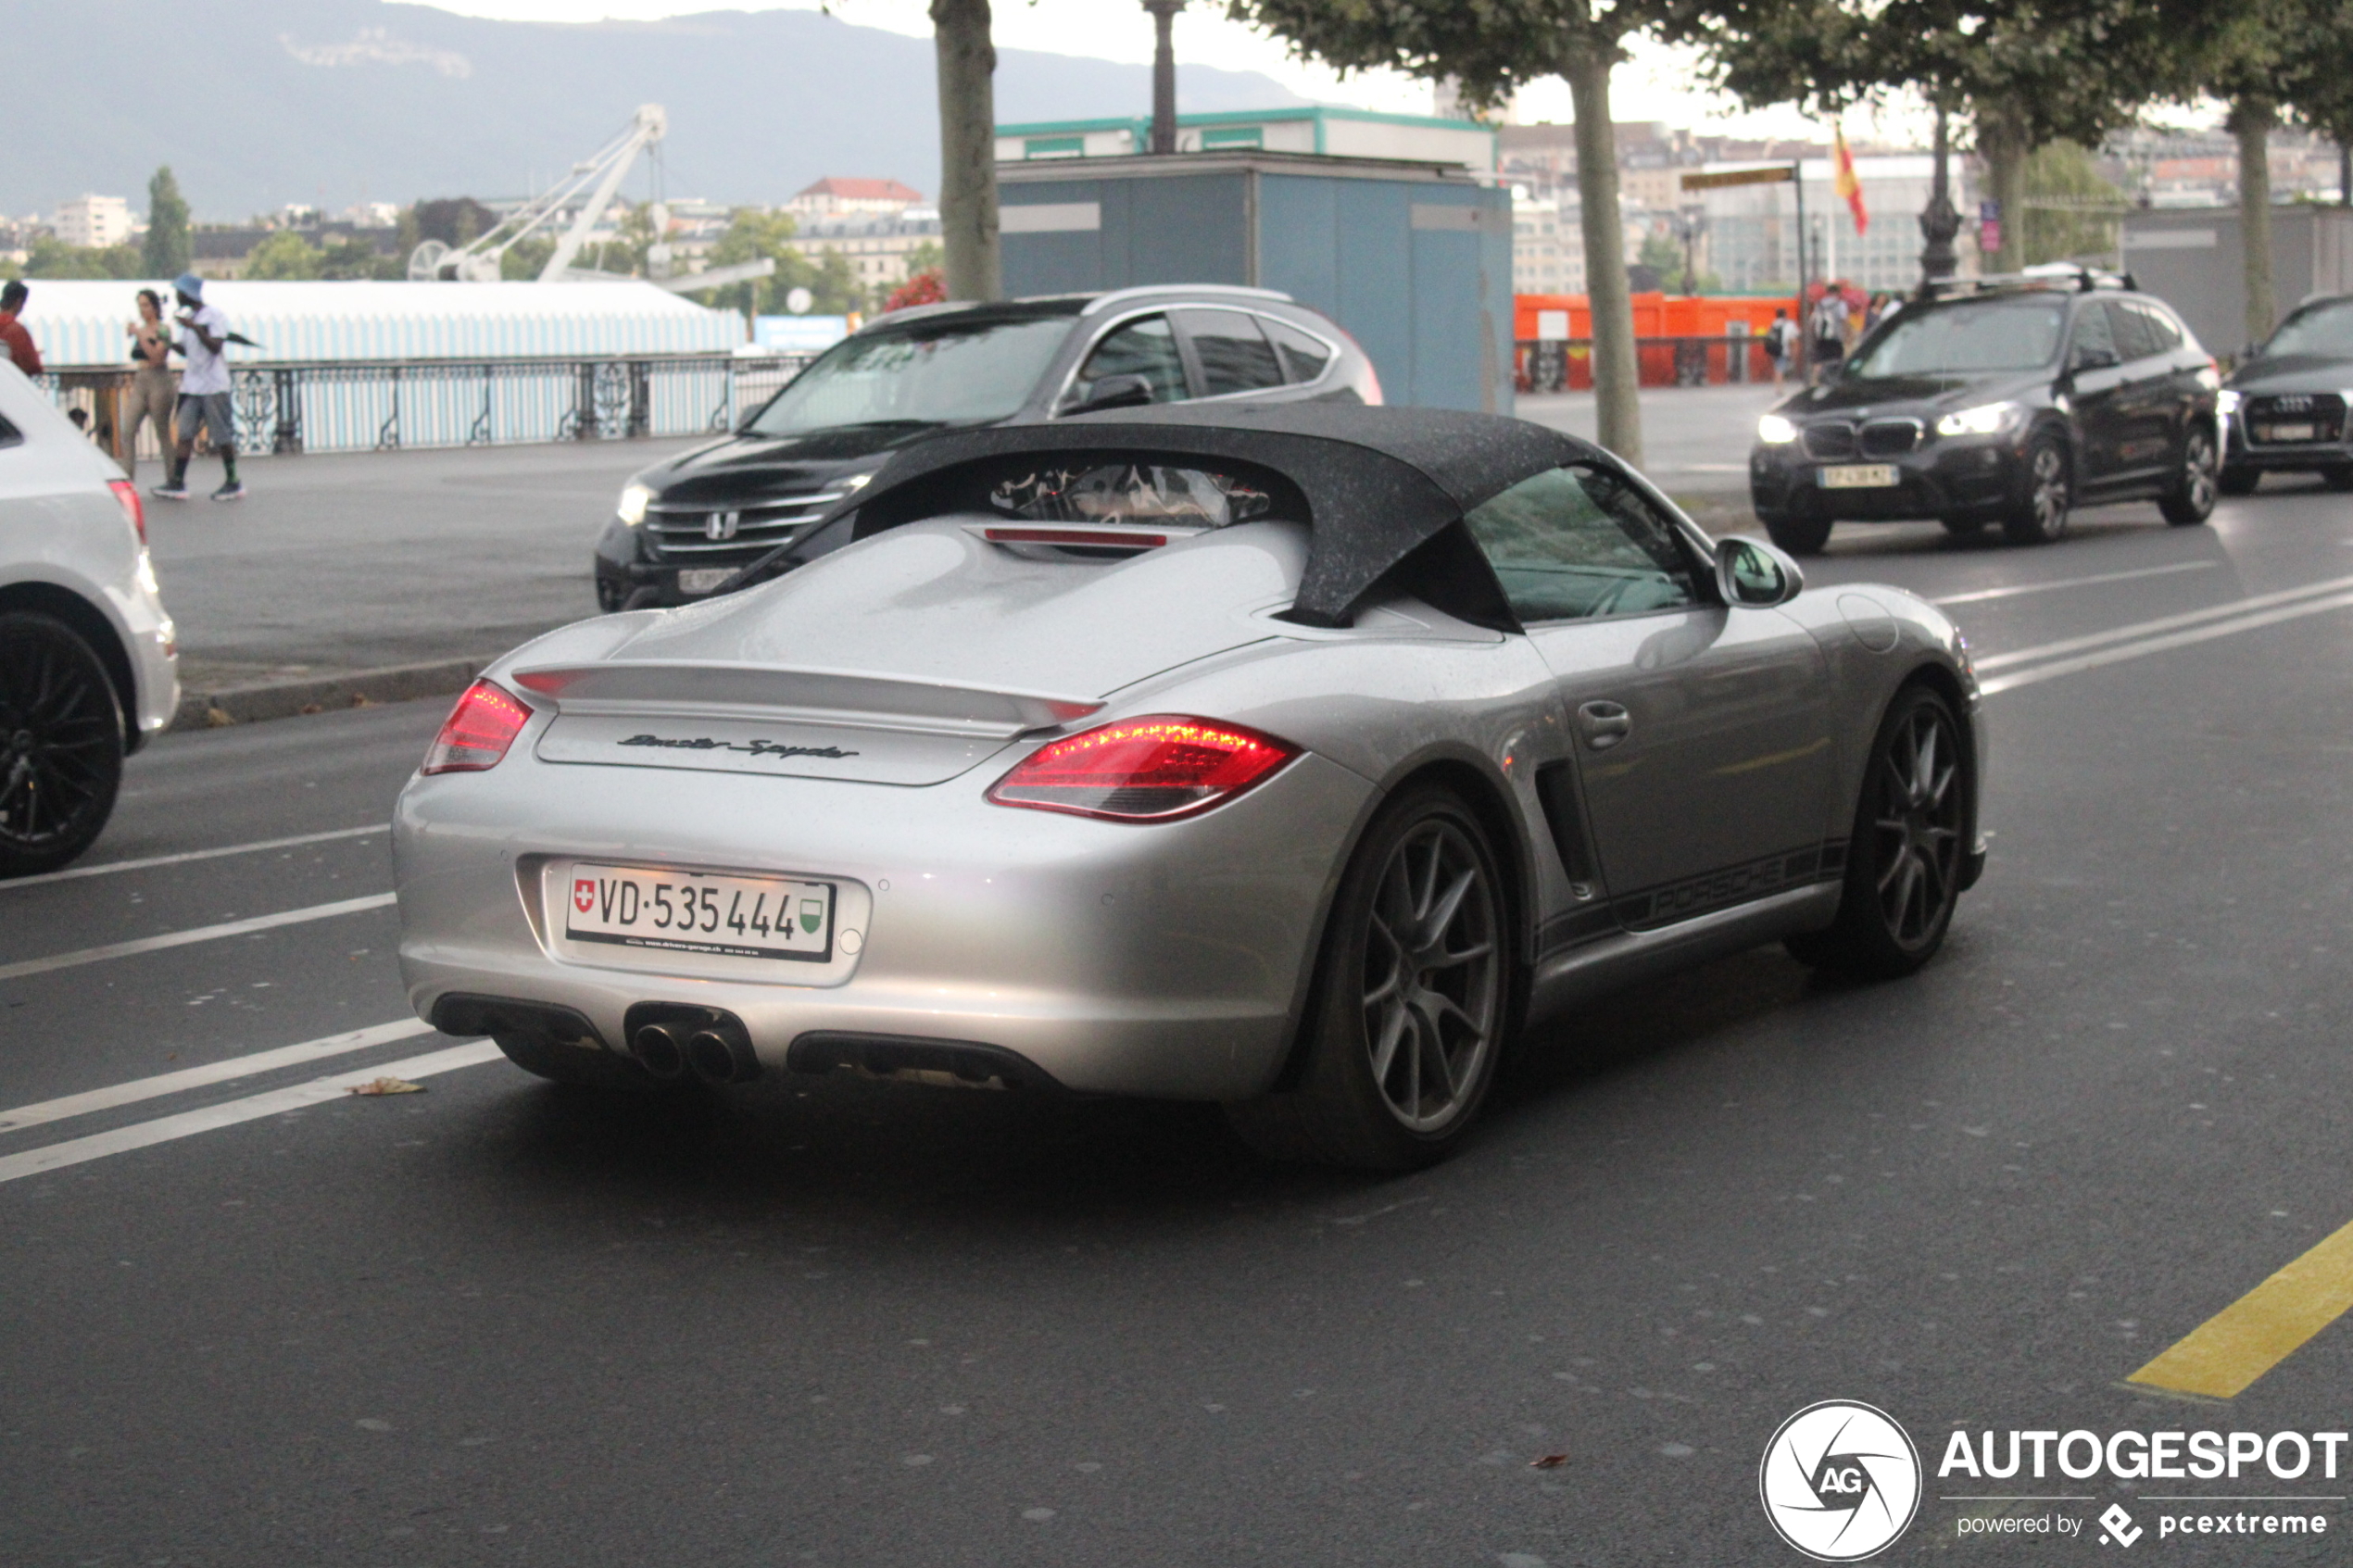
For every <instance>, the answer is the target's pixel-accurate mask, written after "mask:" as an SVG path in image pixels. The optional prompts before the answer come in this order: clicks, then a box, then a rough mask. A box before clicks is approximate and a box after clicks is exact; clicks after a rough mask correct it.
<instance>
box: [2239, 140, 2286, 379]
mask: <svg viewBox="0 0 2353 1568" xmlns="http://www.w3.org/2000/svg"><path fill="white" fill-rule="evenodd" d="M2271 119H2272V111H2271V105H2270V104H2269V103H2268V102H2266V101H2264V100H2263V99H2260V98H2241V99H2240V100H2239V101H2238V102H2237V103H2236V104H2234V105H2233V106H2232V107H2231V118H2230V129H2231V134H2233V135H2234V136H2236V137H2237V138H2238V139H2239V239H2240V242H2241V245H2242V248H2243V249H2244V251H2245V253H2246V341H2247V344H2248V345H2249V346H2250V347H2252V346H2253V345H2256V344H2259V343H2261V342H2262V341H2263V340H2264V339H2265V338H2267V337H2270V336H2271V329H2272V328H2273V327H2274V326H2276V325H2278V324H2279V323H2278V314H2277V310H2276V308H2275V307H2274V306H2273V304H2272V300H2271Z"/></svg>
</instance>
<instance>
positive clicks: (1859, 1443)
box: [1756, 1399, 1920, 1562]
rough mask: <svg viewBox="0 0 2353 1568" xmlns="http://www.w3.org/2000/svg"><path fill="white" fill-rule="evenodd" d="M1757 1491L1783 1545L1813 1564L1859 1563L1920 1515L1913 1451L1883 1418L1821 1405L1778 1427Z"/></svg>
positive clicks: (1874, 1412) (1850, 1405)
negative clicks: (1804, 1556) (1786, 1543)
mask: <svg viewBox="0 0 2353 1568" xmlns="http://www.w3.org/2000/svg"><path fill="white" fill-rule="evenodd" d="M1756 1490H1757V1494H1758V1496H1759V1497H1761V1498H1762V1499H1764V1503H1765V1517H1766V1518H1768V1519H1769V1520H1771V1521H1772V1524H1773V1528H1774V1529H1775V1530H1776V1531H1778V1532H1779V1533H1780V1537H1781V1539H1783V1540H1785V1541H1787V1542H1788V1543H1789V1544H1790V1545H1791V1546H1793V1547H1794V1548H1796V1549H1798V1550H1799V1551H1801V1552H1804V1553H1805V1554H1806V1556H1808V1557H1810V1558H1812V1559H1814V1561H1816V1562H1860V1561H1862V1560H1863V1559H1864V1558H1866V1557H1869V1556H1871V1555H1872V1554H1873V1553H1875V1552H1878V1551H1881V1550H1883V1549H1885V1548H1887V1547H1888V1546H1889V1545H1891V1544H1893V1543H1894V1540H1895V1538H1896V1537H1898V1536H1901V1535H1902V1534H1903V1533H1904V1532H1905V1531H1906V1529H1908V1528H1910V1526H1911V1523H1912V1518H1913V1515H1915V1514H1917V1513H1918V1512H1919V1506H1920V1456H1919V1449H1915V1448H1914V1447H1913V1446H1912V1439H1911V1437H1910V1436H1909V1435H1908V1434H1906V1432H1905V1430H1904V1429H1903V1427H1901V1426H1899V1425H1897V1424H1896V1423H1895V1419H1894V1417H1893V1416H1891V1415H1889V1414H1888V1413H1887V1412H1886V1411H1882V1410H1880V1409H1878V1408H1876V1407H1875V1406H1871V1405H1866V1404H1858V1403H1856V1401H1854V1400H1852V1399H1825V1400H1823V1401H1822V1402H1821V1403H1820V1404H1817V1405H1808V1406H1806V1408H1805V1409H1804V1410H1802V1411H1798V1412H1797V1413H1796V1414H1795V1415H1793V1416H1791V1417H1790V1418H1789V1419H1788V1420H1787V1421H1784V1422H1782V1423H1781V1425H1780V1430H1779V1431H1777V1432H1775V1433H1774V1434H1773V1439H1772V1441H1771V1442H1769V1443H1767V1444H1766V1445H1765V1458H1764V1461H1763V1462H1762V1463H1760V1464H1759V1465H1758V1466H1757V1468H1756Z"/></svg>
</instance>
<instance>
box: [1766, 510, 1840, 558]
mask: <svg viewBox="0 0 2353 1568" xmlns="http://www.w3.org/2000/svg"><path fill="white" fill-rule="evenodd" d="M1765 536H1766V537H1767V538H1768V539H1770V540H1772V541H1773V543H1774V544H1776V545H1779V546H1780V547H1781V548H1782V549H1784V550H1787V551H1788V552H1789V553H1790V554H1791V555H1793V556H1818V555H1820V554H1821V553H1822V546H1825V545H1827V544H1829V543H1830V542H1831V520H1830V519H1829V518H1827V517H1815V516H1810V515H1809V516H1805V517H1795V516H1793V517H1785V518H1782V519H1780V521H1768V522H1767V523H1766V524H1765Z"/></svg>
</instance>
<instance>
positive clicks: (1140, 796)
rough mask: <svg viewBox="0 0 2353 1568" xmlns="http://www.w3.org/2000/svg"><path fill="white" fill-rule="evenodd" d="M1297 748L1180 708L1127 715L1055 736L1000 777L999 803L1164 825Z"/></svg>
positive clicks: (1272, 767)
mask: <svg viewBox="0 0 2353 1568" xmlns="http://www.w3.org/2000/svg"><path fill="white" fill-rule="evenodd" d="M1298 755H1299V747H1297V746H1293V745H1291V744H1290V742H1288V741H1280V740H1277V739H1276V738H1275V737H1274V736H1272V735H1264V734H1259V733H1258V732H1257V731H1255V730H1246V729H1243V728H1242V727H1241V726H1240V725H1239V724H1220V723H1217V722H1215V721H1212V720H1208V719H1190V718H1187V717H1185V716H1184V715H1183V714H1178V713H1154V714H1151V715H1149V716H1147V717H1145V718H1141V719H1123V720H1121V721H1119V722H1117V723H1115V724H1103V725H1100V726H1098V727H1097V728H1095V729H1091V730H1087V731H1084V732H1082V733H1081V734H1075V735H1071V736H1069V737H1067V738H1066V739H1063V740H1058V741H1051V742H1049V743H1048V744H1047V745H1045V746H1039V747H1038V749H1037V750H1036V751H1034V752H1031V753H1030V754H1029V756H1028V758H1027V759H1025V760H1024V761H1023V762H1022V763H1021V764H1020V765H1019V766H1018V767H1016V768H1014V769H1013V771H1012V772H1010V773H1007V774H1006V775H1005V776H1004V777H1003V778H1001V779H999V780H998V781H997V783H996V784H995V786H994V787H993V788H991V789H990V790H989V792H988V798H989V799H991V800H993V801H995V802H996V803H997V804H998V805H1000V806H1026V807H1030V808H1032V809H1037V810H1040V811H1068V812H1071V813H1073V814H1074V815H1076V816H1081V817H1108V818H1111V819H1112V820H1114V821H1115V822H1166V821H1168V820H1169V819H1170V818H1172V817H1188V816H1190V815H1192V814H1193V813H1194V812H1196V811H1206V810H1208V809H1210V808H1211V807H1212V806H1215V805H1217V804H1219V803H1220V802H1222V801H1227V800H1231V799H1232V798H1233V797H1235V796H1237V795H1239V794H1240V793H1241V792H1242V791H1244V790H1246V789H1249V788H1250V787H1251V786H1252V785H1253V784H1257V783H1259V782H1260V781H1261V780H1263V779H1265V778H1266V777H1267V776H1269V775H1270V774H1272V773H1273V772H1274V771H1276V770H1277V769H1278V768H1280V767H1281V766H1282V765H1283V764H1284V763H1286V762H1288V761H1290V759H1292V758H1294V757H1296V756H1298Z"/></svg>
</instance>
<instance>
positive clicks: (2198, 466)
mask: <svg viewBox="0 0 2353 1568" xmlns="http://www.w3.org/2000/svg"><path fill="white" fill-rule="evenodd" d="M2219 466H2220V463H2219V459H2217V458H2216V457H2215V455H2214V433H2213V432H2212V431H2210V430H2208V429H2207V428H2206V421H2204V420H2197V421H2196V422H2194V423H2193V424H2192V425H2191V426H2190V428H2189V430H2188V431H2187V433H2184V434H2183V437H2182V471H2181V472H2180V473H2178V474H2176V475H2175V476H2174V479H2173V485H2172V488H2171V489H2169V490H2168V491H2166V493H2165V494H2164V495H2161V496H2159V497H2158V503H2157V509H2158V511H2160V512H2163V513H2164V514H2165V521H2168V522H2170V523H2171V524H2172V525H2173V526H2174V527H2176V528H2195V527H2196V526H2197V525H2198V524H2199V523H2201V522H2204V521H2206V520H2207V519H2208V518H2209V517H2212V516H2213V515H2214V497H2215V496H2216V495H2217V494H2219V492H2218V490H2217V488H2216V470H2217V468H2218V467H2219Z"/></svg>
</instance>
